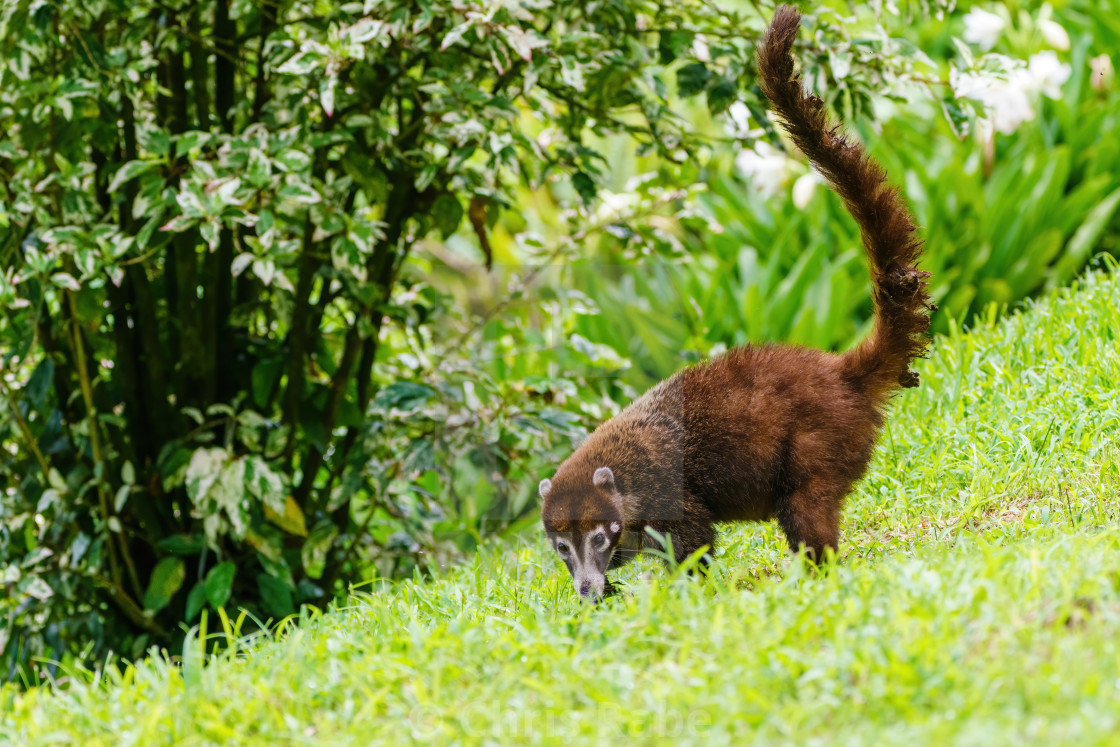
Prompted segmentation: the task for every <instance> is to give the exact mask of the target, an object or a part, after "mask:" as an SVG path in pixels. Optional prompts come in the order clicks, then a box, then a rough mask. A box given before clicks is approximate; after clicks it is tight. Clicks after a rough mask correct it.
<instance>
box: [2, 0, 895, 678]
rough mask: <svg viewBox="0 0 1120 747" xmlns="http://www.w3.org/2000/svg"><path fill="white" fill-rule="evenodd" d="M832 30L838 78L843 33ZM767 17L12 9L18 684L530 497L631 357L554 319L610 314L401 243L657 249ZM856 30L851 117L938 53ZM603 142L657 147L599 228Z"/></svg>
mask: <svg viewBox="0 0 1120 747" xmlns="http://www.w3.org/2000/svg"><path fill="white" fill-rule="evenodd" d="M810 21H811V22H812V23H814V24H815V26H814V29H815V31H814V36H813V39H812V41H811V42H810V46H809V48H807V49H806V51H805V55H806V59H807V60H809V62H808V64H809V65H810V66H811V69H812V70H813V75H814V79H815V80H819V81H823V82H825V83H827V82H828V81H829V80H830V79H831V76H832V74H834V73H838V72H840V69H839V67H838V66H837V65H836V64H835V62H834V61H833V64H832V65H831V66H830V64H829V62H830V58H829V57H828V54H827V53H826V52H824V51H823V50H825V49H834V48H835V47H836V45H837V44H840V43H841V42H842V41H843V38H845V35H844V33H843V31H842V28H841V27H840V26H839V25H838V24H837V23H836V19H835V18H830V17H825V16H821V17H819V18H816V19H813V18H811V19H810ZM762 22H763V21H762V18H760V17H759V16H758V15H757V14H754V15H753V16H750V17H748V16H746V15H741V14H737V13H724V12H720V11H719V10H718V9H716V8H714V7H712V6H710V5H709V4H708V3H706V2H703V1H700V0H697V1H696V2H690V3H682V4H675V5H673V6H672V7H671V8H670V7H666V6H664V5H663V4H660V3H653V2H644V1H641V0H615V1H613V2H605V3H585V2H561V3H554V4H547V3H541V4H534V3H525V4H515V3H497V4H485V3H482V2H468V3H461V2H458V1H457V0H456V1H452V0H420V1H419V2H403V1H397V0H383V1H378V0H370V1H369V2H366V3H365V4H361V3H327V2H315V3H311V2H282V3H265V4H255V3H248V2H244V1H243V0H234V1H233V2H230V1H228V0H217V1H216V2H204V3H186V2H178V1H176V0H172V1H171V2H166V1H164V0H159V1H152V0H140V2H134V3H123V2H119V1H116V0H93V1H92V2H86V3H67V4H49V3H43V2H37V1H25V2H15V3H6V4H5V5H4V7H3V9H2V10H0V131H2V132H3V133H4V135H3V139H2V141H0V177H2V179H0V268H2V269H0V304H2V306H3V308H4V314H3V316H2V317H0V346H2V349H3V359H2V360H3V371H2V377H0V381H2V382H3V387H2V392H0V393H2V395H3V397H2V401H3V410H2V412H3V415H2V418H0V444H2V445H3V449H4V452H5V453H4V457H5V458H4V460H3V463H2V464H0V501H2V504H0V512H2V515H3V517H4V521H3V525H2V527H0V568H2V571H0V573H2V575H0V579H2V583H3V588H4V591H5V595H6V599H5V601H4V602H3V603H2V606H0V611H2V613H3V615H2V616H3V618H4V625H3V627H0V642H2V643H4V644H5V645H4V646H3V648H4V650H5V657H6V662H5V664H6V669H7V674H9V675H12V674H14V673H17V672H18V671H20V669H21V667H23V665H24V664H25V663H26V662H28V661H29V659H30V657H32V656H39V655H49V656H54V657H59V658H61V657H64V656H65V655H67V654H69V653H72V652H75V651H77V650H79V649H82V650H85V651H87V652H89V651H92V652H95V653H100V652H102V651H104V650H106V649H109V648H112V649H114V650H116V651H119V652H123V653H125V654H126V655H136V654H139V653H140V652H142V651H143V650H145V648H146V647H147V646H148V645H149V644H150V643H157V642H158V643H163V644H167V643H173V642H174V640H175V639H176V638H177V637H179V636H180V635H181V628H180V627H179V626H180V624H181V623H183V622H186V623H191V622H194V621H195V620H197V619H198V617H199V615H200V613H201V612H202V611H203V609H204V608H211V609H213V608H222V607H230V608H235V607H240V608H243V609H246V610H248V611H249V612H250V613H251V614H253V615H254V616H255V618H256V619H258V620H261V621H263V620H265V619H268V618H272V619H277V618H280V617H283V616H285V615H287V614H289V613H291V612H293V611H295V610H296V609H297V607H298V605H300V604H302V603H311V604H322V603H325V602H327V601H329V600H330V599H332V598H334V596H335V594H336V593H337V592H339V591H340V590H345V588H346V586H345V584H346V582H347V581H349V580H352V579H354V578H360V577H361V576H363V575H364V574H365V573H366V572H368V571H369V570H371V569H375V568H376V569H377V570H379V571H380V573H382V574H385V575H392V574H394V573H404V572H407V571H408V570H409V569H410V568H412V567H414V566H415V565H416V564H417V563H422V564H438V563H442V562H443V561H444V560H445V559H446V558H447V556H448V554H449V553H452V552H461V551H463V550H469V549H470V548H471V547H473V543H474V541H475V540H476V539H477V537H478V536H479V535H480V533H483V532H491V531H496V530H499V529H501V528H503V527H505V526H508V525H510V524H511V523H512V522H515V521H516V520H517V519H518V518H519V517H522V516H525V515H526V514H527V513H529V512H531V509H532V505H533V504H532V501H531V498H530V495H531V491H530V489H529V482H530V480H528V479H527V475H528V474H529V473H530V471H531V470H533V469H535V468H536V465H538V464H540V463H542V462H543V461H544V460H546V459H548V458H550V457H552V458H555V456H556V455H558V454H559V453H561V452H562V451H563V449H564V447H565V446H568V445H570V442H571V438H572V437H574V436H576V435H578V433H579V432H580V431H579V427H578V426H580V425H581V424H582V422H581V421H582V420H583V418H585V417H586V419H587V420H593V419H595V418H598V417H601V416H602V415H603V414H604V413H605V412H609V411H610V409H611V408H613V407H615V406H617V405H616V403H617V402H618V401H620V400H622V399H623V398H624V396H625V392H624V391H623V390H621V389H620V388H619V387H618V385H617V384H615V383H614V382H613V381H612V380H611V379H610V378H609V377H604V375H603V374H609V373H610V372H611V371H612V369H616V368H618V367H620V366H621V365H623V364H624V361H622V360H621V359H620V357H619V356H618V355H617V354H613V353H611V351H610V350H609V348H607V347H605V346H603V345H602V344H601V343H599V342H597V341H593V340H591V339H588V338H577V337H560V336H555V335H553V336H550V335H548V334H545V333H540V332H537V331H534V330H535V329H538V328H540V327H542V326H544V325H533V324H531V322H532V321H533V320H535V319H541V318H550V319H557V320H563V319H565V318H570V316H568V314H567V312H566V311H565V310H571V313H573V314H576V315H578V314H581V313H586V312H587V311H588V310H589V309H590V306H589V305H586V304H583V305H581V304H582V301H581V297H580V296H579V294H577V293H574V292H573V293H567V292H566V291H558V292H555V293H552V292H549V293H539V294H538V293H537V291H535V290H532V281H533V280H534V278H535V271H531V270H530V271H518V272H516V273H514V275H515V277H514V278H513V281H514V283H515V287H514V288H513V289H508V290H503V291H501V292H499V293H498V298H496V299H495V302H496V303H495V304H493V305H489V306H487V307H485V308H481V309H480V308H474V307H472V306H471V304H470V303H465V302H460V301H457V300H456V299H455V296H454V295H453V294H452V293H450V292H448V291H446V290H441V289H439V288H438V287H437V286H436V285H434V284H433V283H432V282H431V278H429V277H427V276H426V275H425V274H424V263H425V262H427V261H430V260H427V259H424V258H420V259H419V260H418V262H417V264H410V265H408V267H407V268H406V269H404V270H403V271H402V268H405V265H406V262H407V261H408V257H409V256H410V254H412V252H413V250H414V249H416V247H417V246H418V245H420V244H421V243H424V244H425V246H427V247H428V249H429V250H430V253H428V254H427V255H426V256H428V257H431V256H435V255H434V254H432V253H435V252H438V250H439V247H440V246H442V243H441V239H446V238H448V237H451V236H453V235H457V240H458V241H459V242H462V241H469V242H471V243H472V244H474V246H475V247H476V251H477V252H478V253H479V254H478V256H479V257H480V259H481V260H482V263H483V264H485V265H490V264H491V262H493V261H498V262H503V263H508V262H509V261H510V259H511V257H513V256H516V257H517V258H518V259H519V260H525V259H534V258H535V259H536V260H540V259H541V258H546V257H552V258H560V257H566V256H568V254H569V253H570V251H571V250H572V248H573V247H577V246H580V245H582V244H584V243H586V242H587V241H589V240H590V239H591V238H592V237H596V236H600V235H609V233H610V232H614V233H620V234H625V235H626V236H627V237H629V239H631V240H634V241H640V242H647V241H649V242H652V241H660V238H659V237H660V236H662V235H668V232H667V231H666V229H665V227H664V224H663V223H662V222H659V221H657V220H655V218H658V217H663V216H664V215H665V214H672V213H674V212H675V211H677V210H681V209H686V210H687V209H688V207H687V206H688V205H690V204H691V202H688V201H685V200H684V198H685V197H687V195H686V194H685V193H684V192H683V191H681V190H680V189H679V188H678V187H677V185H679V184H682V183H687V181H688V180H689V178H690V174H691V173H693V172H694V170H695V168H696V164H698V163H701V162H702V161H703V160H704V158H705V154H706V153H710V152H711V149H712V148H713V147H714V146H713V143H712V142H711V141H710V138H708V137H707V136H706V135H705V133H703V132H701V131H699V130H697V129H696V128H694V127H692V126H691V124H690V121H689V120H688V119H687V118H686V117H684V116H682V112H685V111H686V110H685V109H683V108H682V105H681V101H682V99H695V100H696V101H697V102H699V105H700V106H701V107H705V108H706V109H707V110H709V111H711V112H717V113H718V112H721V111H723V110H725V109H726V108H727V107H728V106H729V105H730V104H731V103H732V102H735V101H741V103H743V105H744V106H747V107H748V108H751V109H752V110H753V111H755V112H756V114H757V115H759V116H762V115H761V112H762V107H761V104H760V102H759V100H758V98H757V95H756V93H754V92H752V89H751V88H750V86H752V85H753V75H752V62H751V60H752V49H753V42H754V40H755V39H756V37H757V33H758V29H759V28H761V25H762ZM833 41H835V42H836V44H833V43H832V42H833ZM859 49H860V50H861V52H860V54H858V55H856V54H852V55H851V58H850V59H847V60H846V61H845V62H844V64H843V72H844V73H845V74H849V73H850V74H851V75H852V76H853V80H861V81H863V82H862V83H858V84H856V85H851V86H845V88H844V89H843V90H844V91H846V92H847V93H846V94H845V98H844V101H845V103H844V106H845V107H846V108H847V109H848V110H850V111H851V112H852V113H853V114H859V113H861V112H863V111H864V110H865V109H866V105H867V102H869V101H870V94H871V90H872V88H873V85H872V83H873V81H875V80H877V78H876V76H879V75H884V74H890V75H893V76H895V77H900V76H905V75H907V74H908V73H909V71H910V68H911V60H910V58H908V57H907V56H906V55H900V54H893V52H895V51H897V50H895V49H894V48H893V47H891V48H890V49H889V50H888V51H890V52H892V54H887V53H885V52H884V47H883V45H876V44H872V45H864V46H861V47H860V48H859ZM826 87H827V86H826ZM611 135H625V136H626V137H627V138H628V140H627V142H628V143H629V150H630V151H631V152H633V151H634V150H636V151H637V152H638V153H640V154H642V155H643V156H644V157H647V158H656V159H657V160H658V163H659V164H660V166H659V174H658V177H657V179H655V180H654V181H653V182H652V183H648V184H647V185H646V186H645V187H644V188H642V189H641V194H642V200H643V206H642V208H641V210H640V211H638V212H636V213H631V214H629V215H628V216H627V217H626V218H622V217H614V218H609V219H605V220H604V219H601V218H599V217H596V215H595V214H594V212H593V208H592V207H591V206H592V205H593V204H594V203H595V200H596V194H597V191H598V189H599V185H600V183H601V181H602V179H603V177H604V175H605V174H607V173H608V171H609V168H608V166H609V165H608V164H607V163H606V161H605V159H604V156H603V154H602V152H601V151H600V150H599V146H598V143H600V142H601V140H602V138H604V137H607V136H611ZM524 194H539V195H544V196H547V197H548V199H549V200H555V201H556V203H555V204H558V205H560V207H561V208H562V209H563V211H564V212H563V213H562V215H563V219H562V220H563V223H564V225H565V229H564V231H563V232H561V233H560V234H558V235H556V236H555V237H554V238H547V237H546V238H544V239H542V238H541V237H540V236H539V235H538V236H535V235H534V234H533V233H532V232H531V231H525V232H520V233H519V237H518V243H517V252H516V253H515V254H511V253H508V252H509V247H505V248H504V249H503V247H496V246H492V242H491V239H490V234H491V233H492V232H494V231H495V228H496V222H497V221H498V220H500V219H501V216H502V215H503V213H506V212H514V211H513V208H514V207H515V204H516V202H515V201H516V200H517V199H520V198H521V197H522V196H523V195H524ZM518 210H520V208H518ZM643 215H644V216H645V218H648V220H646V219H641V217H640V216H643ZM635 216H639V217H638V218H636V217H635ZM457 232H458V233H457ZM448 243H449V245H450V244H452V242H451V241H450V240H449V241H448ZM501 251H507V253H506V254H504V255H502V254H501V253H500V252H501ZM434 269H435V268H433V270H434ZM581 309H582V311H581ZM561 339H566V340H568V341H570V342H571V346H570V348H569V346H568V345H567V344H566V343H565V345H564V346H563V349H562V350H560V349H558V350H556V351H553V350H550V349H549V346H550V345H556V344H557V343H558V342H559V340H561ZM554 353H555V354H554ZM445 517H446V518H445ZM449 530H455V533H453V534H450V535H449V534H448V531H449ZM421 550H423V551H424V554H422V553H421V552H420V551H421ZM9 643H10V644H11V645H7V644H9Z"/></svg>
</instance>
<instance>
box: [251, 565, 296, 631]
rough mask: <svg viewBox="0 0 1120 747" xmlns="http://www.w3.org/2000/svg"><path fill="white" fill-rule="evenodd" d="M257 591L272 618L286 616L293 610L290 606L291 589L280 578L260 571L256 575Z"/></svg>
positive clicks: (276, 618) (277, 618)
mask: <svg viewBox="0 0 1120 747" xmlns="http://www.w3.org/2000/svg"><path fill="white" fill-rule="evenodd" d="M257 591H259V592H260V595H261V604H262V605H263V606H264V610H265V612H266V613H267V614H269V615H271V616H272V618H273V619H274V620H279V619H280V618H282V617H287V616H288V615H290V614H292V612H293V611H294V610H293V608H292V590H291V589H290V588H289V587H288V585H287V584H285V583H284V582H283V581H281V580H280V579H278V578H276V577H275V576H270V575H269V574H267V573H261V574H259V575H258V576H257Z"/></svg>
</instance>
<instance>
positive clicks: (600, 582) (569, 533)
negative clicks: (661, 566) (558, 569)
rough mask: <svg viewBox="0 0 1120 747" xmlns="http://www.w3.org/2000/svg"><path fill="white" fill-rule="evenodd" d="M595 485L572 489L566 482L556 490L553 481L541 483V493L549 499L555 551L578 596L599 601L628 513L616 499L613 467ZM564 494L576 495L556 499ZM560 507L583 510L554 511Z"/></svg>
mask: <svg viewBox="0 0 1120 747" xmlns="http://www.w3.org/2000/svg"><path fill="white" fill-rule="evenodd" d="M589 482H590V483H591V484H590V485H583V486H579V485H576V486H570V487H569V488H568V489H567V490H566V489H565V485H564V484H563V483H558V484H557V485H556V486H555V487H554V486H553V484H552V481H551V480H548V479H547V478H546V479H544V480H541V484H540V488H539V490H540V494H541V498H542V499H544V500H545V506H544V508H543V509H542V511H541V518H542V520H543V523H544V527H545V531H546V532H547V533H548V539H549V541H550V542H551V543H552V547H553V549H555V550H556V553H557V554H558V555H559V556H560V559H561V560H562V561H564V565H566V566H567V567H568V573H570V574H571V576H572V585H573V586H575V589H576V592H577V593H578V594H579V595H580V597H581V598H583V599H586V600H589V601H598V600H599V599H602V598H603V596H604V595H605V593H606V590H607V589H608V588H609V584H608V582H607V569H608V568H609V567H610V565H611V557H612V556H613V555H614V552H615V550H616V549H618V545H619V540H620V539H621V537H622V515H621V513H620V512H619V510H618V506H617V503H616V501H615V500H614V496H613V493H614V491H615V487H614V475H613V473H612V472H611V470H610V468H608V467H601V468H599V469H597V470H596V471H595V474H594V475H593V477H592V480H590V481H589ZM561 492H565V493H570V494H569V495H566V496H565V500H563V501H558V500H555V499H557V498H558V497H559V495H558V494H559V493H561ZM550 496H551V498H552V499H553V500H550ZM550 504H551V505H550ZM555 506H565V507H569V508H571V507H578V510H575V511H571V510H569V511H565V512H557V511H554V510H550V508H551V507H555Z"/></svg>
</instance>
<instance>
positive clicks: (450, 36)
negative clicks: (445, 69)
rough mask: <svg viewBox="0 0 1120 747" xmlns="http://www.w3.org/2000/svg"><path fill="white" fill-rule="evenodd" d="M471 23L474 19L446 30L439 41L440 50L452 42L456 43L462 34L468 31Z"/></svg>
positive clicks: (472, 23)
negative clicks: (445, 33)
mask: <svg viewBox="0 0 1120 747" xmlns="http://www.w3.org/2000/svg"><path fill="white" fill-rule="evenodd" d="M473 25H474V21H467V22H466V23H461V24H459V25H458V26H456V27H455V28H453V29H451V30H450V31H448V32H447V35H446V36H444V37H443V41H442V42H440V45H439V49H440V51H441V52H442V51H443V50H445V49H447V48H448V47H450V46H452V45H453V44H456V43H457V42H458V41H459V40H460V39H462V38H463V34H465V33H467V31H469V30H470V28H471V26H473Z"/></svg>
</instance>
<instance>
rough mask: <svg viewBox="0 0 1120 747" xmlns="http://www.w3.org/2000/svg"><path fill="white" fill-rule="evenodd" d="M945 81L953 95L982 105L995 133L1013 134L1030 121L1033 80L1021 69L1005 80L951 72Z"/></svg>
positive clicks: (1032, 113) (1031, 117) (1032, 115)
mask: <svg viewBox="0 0 1120 747" xmlns="http://www.w3.org/2000/svg"><path fill="white" fill-rule="evenodd" d="M949 79H950V82H951V83H952V86H953V91H954V93H956V95H957V96H959V97H961V98H969V99H975V100H976V101H979V102H980V103H982V104H983V105H984V109H985V112H986V114H987V116H988V117H989V118H990V119H991V121H992V125H993V126H994V127H995V129H996V130H998V131H999V132H1002V133H1005V134H1007V133H1011V132H1014V131H1015V130H1017V129H1018V128H1019V125H1021V124H1022V123H1023V122H1026V121H1028V120H1030V119H1034V109H1033V108H1032V107H1031V100H1030V96H1029V92H1030V91H1031V90H1036V89H1034V85H1035V84H1034V79H1033V78H1032V77H1031V75H1030V74H1029V73H1028V72H1027V70H1025V69H1024V68H1018V69H1015V70H1012V71H1011V73H1010V74H1009V75H1008V77H1007V78H1000V77H997V76H995V75H991V74H989V75H982V74H979V73H972V72H965V73H959V72H957V71H956V70H953V71H951V73H950V76H949Z"/></svg>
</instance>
